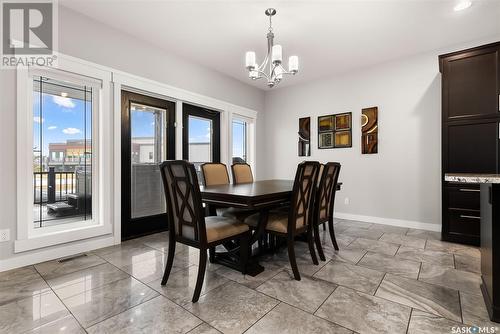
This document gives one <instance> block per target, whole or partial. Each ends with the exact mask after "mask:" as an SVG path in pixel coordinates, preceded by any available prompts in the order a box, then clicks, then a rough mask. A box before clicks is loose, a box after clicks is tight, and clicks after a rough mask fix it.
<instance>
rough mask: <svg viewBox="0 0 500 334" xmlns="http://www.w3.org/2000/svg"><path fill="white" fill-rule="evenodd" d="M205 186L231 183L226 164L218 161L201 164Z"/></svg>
mask: <svg viewBox="0 0 500 334" xmlns="http://www.w3.org/2000/svg"><path fill="white" fill-rule="evenodd" d="M201 172H202V173H203V185H204V186H217V185H220V184H229V174H228V172H227V168H226V165H224V164H221V163H216V162H207V163H204V164H203V165H201Z"/></svg>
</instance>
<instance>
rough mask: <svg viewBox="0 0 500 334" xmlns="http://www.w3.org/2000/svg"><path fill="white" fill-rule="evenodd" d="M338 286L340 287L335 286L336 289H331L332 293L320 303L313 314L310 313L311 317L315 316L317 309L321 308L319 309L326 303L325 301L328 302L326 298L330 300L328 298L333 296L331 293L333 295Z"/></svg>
mask: <svg viewBox="0 0 500 334" xmlns="http://www.w3.org/2000/svg"><path fill="white" fill-rule="evenodd" d="M339 286H341V285H338V284H336V287H335V288H334V289H333V291H332V292H330V294H329V295H328V297H326V298H325V300H323V302H322V303H321V304H320V305H319V306H318V308H317V309H316V310H314V312H313V313H311V314H312V315H314V316H316V312H318V310H319V309H320V308H321V307H322V306H323V305H324V304H325V303H326V301H327V300H328V298H330V297H331V296H332V295H333V293H334V292H335V291H337V288H338V287H339ZM318 318H319V317H318ZM321 319H323V318H321Z"/></svg>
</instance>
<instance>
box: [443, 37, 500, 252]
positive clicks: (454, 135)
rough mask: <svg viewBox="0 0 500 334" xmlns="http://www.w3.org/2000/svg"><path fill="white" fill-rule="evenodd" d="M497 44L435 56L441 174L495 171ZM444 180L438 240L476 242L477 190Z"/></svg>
mask: <svg viewBox="0 0 500 334" xmlns="http://www.w3.org/2000/svg"><path fill="white" fill-rule="evenodd" d="M499 65H500V42H499V43H493V44H488V45H485V46H481V47H477V48H473V49H468V50H463V51H458V52H453V53H450V54H445V55H441V56H439V68H440V71H441V73H442V108H443V109H442V174H443V175H442V176H443V180H444V174H445V173H498V172H499V157H500V150H499V146H500V145H499V142H500V140H499V135H500V133H499V122H500V109H499V101H500V96H499V94H500V80H499V78H500V66H499ZM442 182H443V187H442V220H443V228H442V238H443V240H446V241H452V242H459V243H466V244H472V245H479V236H480V228H479V226H480V218H481V217H480V212H479V203H480V198H479V188H478V187H477V186H473V185H470V184H459V183H448V182H445V181H442Z"/></svg>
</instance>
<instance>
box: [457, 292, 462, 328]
mask: <svg viewBox="0 0 500 334" xmlns="http://www.w3.org/2000/svg"><path fill="white" fill-rule="evenodd" d="M457 293H458V307H459V308H460V319H461V320H462V323H464V310H463V309H462V296H461V294H460V291H457Z"/></svg>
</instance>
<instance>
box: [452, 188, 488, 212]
mask: <svg viewBox="0 0 500 334" xmlns="http://www.w3.org/2000/svg"><path fill="white" fill-rule="evenodd" d="M446 191H447V192H448V208H449V209H462V210H478V211H479V209H480V191H479V187H478V186H471V185H468V184H467V185H466V184H463V185H461V184H455V185H452V186H448V187H447V188H446Z"/></svg>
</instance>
